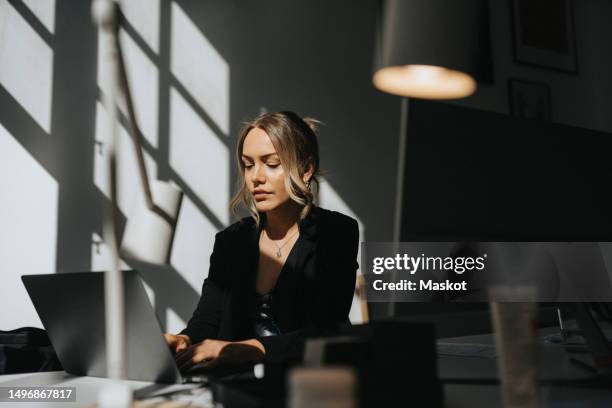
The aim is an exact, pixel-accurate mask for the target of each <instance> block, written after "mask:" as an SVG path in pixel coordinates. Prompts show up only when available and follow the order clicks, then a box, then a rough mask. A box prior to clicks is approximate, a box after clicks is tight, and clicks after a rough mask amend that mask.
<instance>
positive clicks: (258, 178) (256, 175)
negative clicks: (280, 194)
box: [252, 165, 266, 184]
mask: <svg viewBox="0 0 612 408" xmlns="http://www.w3.org/2000/svg"><path fill="white" fill-rule="evenodd" d="M252 180H253V184H263V183H264V182H265V181H266V179H265V177H264V172H263V166H258V165H255V169H254V171H253V179H252Z"/></svg>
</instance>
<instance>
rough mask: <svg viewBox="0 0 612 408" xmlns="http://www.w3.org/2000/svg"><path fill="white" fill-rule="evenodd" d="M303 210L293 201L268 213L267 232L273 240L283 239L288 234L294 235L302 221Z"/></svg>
mask: <svg viewBox="0 0 612 408" xmlns="http://www.w3.org/2000/svg"><path fill="white" fill-rule="evenodd" d="M301 211H302V208H301V207H300V206H299V205H298V204H297V203H295V202H293V201H291V200H290V201H288V202H287V203H286V204H284V205H281V206H279V207H277V208H275V209H274V210H272V211H268V212H267V213H266V225H265V228H266V232H267V233H268V236H269V237H270V238H271V239H274V240H277V239H283V238H284V237H285V236H286V235H287V233H288V232H290V231H291V232H290V233H293V230H294V226H296V224H297V222H298V220H299V219H300V212H301Z"/></svg>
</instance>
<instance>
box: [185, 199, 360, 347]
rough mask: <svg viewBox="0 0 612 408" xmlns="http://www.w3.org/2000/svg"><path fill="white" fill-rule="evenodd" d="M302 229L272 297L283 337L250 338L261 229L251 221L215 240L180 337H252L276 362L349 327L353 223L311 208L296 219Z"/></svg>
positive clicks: (354, 245)
mask: <svg viewBox="0 0 612 408" xmlns="http://www.w3.org/2000/svg"><path fill="white" fill-rule="evenodd" d="M299 229H300V236H299V238H298V240H297V241H296V243H295V245H294V247H293V249H292V250H291V252H292V254H291V255H290V258H291V257H292V258H293V261H292V262H293V264H292V267H291V268H284V269H283V271H282V273H281V274H280V276H279V278H278V280H277V283H276V286H275V288H274V296H273V298H272V310H273V313H274V319H275V322H276V323H277V325H278V326H279V328H280V330H281V333H282V334H281V335H277V336H269V337H256V336H255V332H254V327H253V320H252V319H253V311H254V310H256V302H257V297H256V292H255V282H256V278H257V264H258V260H259V233H260V231H261V227H260V228H257V227H256V225H255V221H254V220H253V219H252V218H251V217H247V218H243V219H242V220H240V221H238V222H236V223H234V224H232V225H231V226H229V227H228V228H226V229H225V230H223V231H221V232H219V233H218V234H217V235H216V237H215V244H214V248H213V253H212V255H211V257H210V270H209V272H208V278H206V280H205V281H204V285H203V286H202V296H201V297H200V301H199V302H198V306H197V307H196V309H195V311H194V313H193V316H192V317H191V319H190V320H189V322H188V324H187V328H185V329H184V330H183V331H182V332H181V333H183V334H186V335H188V336H189V337H190V338H191V340H192V342H193V343H196V342H200V341H202V340H204V339H208V338H210V339H221V340H229V341H239V340H246V339H250V338H257V339H258V340H259V341H260V342H261V343H262V344H263V345H264V347H265V349H266V358H270V357H272V358H276V357H281V356H289V355H290V356H298V355H299V354H300V353H301V352H302V347H303V342H304V340H305V338H306V337H308V336H313V335H316V334H318V333H321V332H322V331H324V330H326V329H330V328H333V327H335V326H337V325H339V324H342V323H348V322H349V320H348V314H349V310H350V308H351V303H352V299H353V293H354V290H355V277H356V270H357V267H358V264H357V260H356V258H357V246H358V244H359V228H358V225H357V222H356V221H355V220H354V219H353V218H350V217H348V216H346V215H343V214H340V213H338V212H335V211H329V210H325V209H322V208H318V207H313V209H312V210H311V211H310V213H309V214H308V215H307V216H306V217H305V218H304V219H303V220H301V221H300V223H299ZM293 251H296V253H295V254H293ZM287 262H289V258H288V260H287Z"/></svg>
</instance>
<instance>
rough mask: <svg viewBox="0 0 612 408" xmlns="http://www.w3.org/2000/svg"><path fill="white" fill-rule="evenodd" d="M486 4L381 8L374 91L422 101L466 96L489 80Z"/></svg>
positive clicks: (453, 0) (467, 0) (415, 1)
mask: <svg viewBox="0 0 612 408" xmlns="http://www.w3.org/2000/svg"><path fill="white" fill-rule="evenodd" d="M488 18H489V15H488V2H487V0H387V1H385V2H384V3H382V8H381V13H380V25H379V30H378V33H377V34H378V38H377V48H376V54H375V61H374V75H373V77H372V81H373V83H374V86H375V87H376V88H378V89H379V90H381V91H383V92H387V93H390V94H394V95H398V96H405V97H414V98H423V99H457V98H464V97H466V96H469V95H471V94H472V93H474V91H475V90H476V83H477V82H490V81H491V56H490V45H489V25H488Z"/></svg>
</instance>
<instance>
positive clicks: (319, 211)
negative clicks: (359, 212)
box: [312, 207, 359, 231]
mask: <svg viewBox="0 0 612 408" xmlns="http://www.w3.org/2000/svg"><path fill="white" fill-rule="evenodd" d="M312 212H313V214H312V215H313V217H314V218H315V219H316V222H317V224H319V225H320V226H321V227H324V228H325V227H328V228H330V229H331V230H332V231H338V230H340V231H345V230H346V229H358V228H359V227H358V223H357V220H356V219H354V218H353V217H350V216H348V215H346V214H342V213H341V212H338V211H333V210H327V209H325V208H321V207H314V208H313V209H312Z"/></svg>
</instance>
